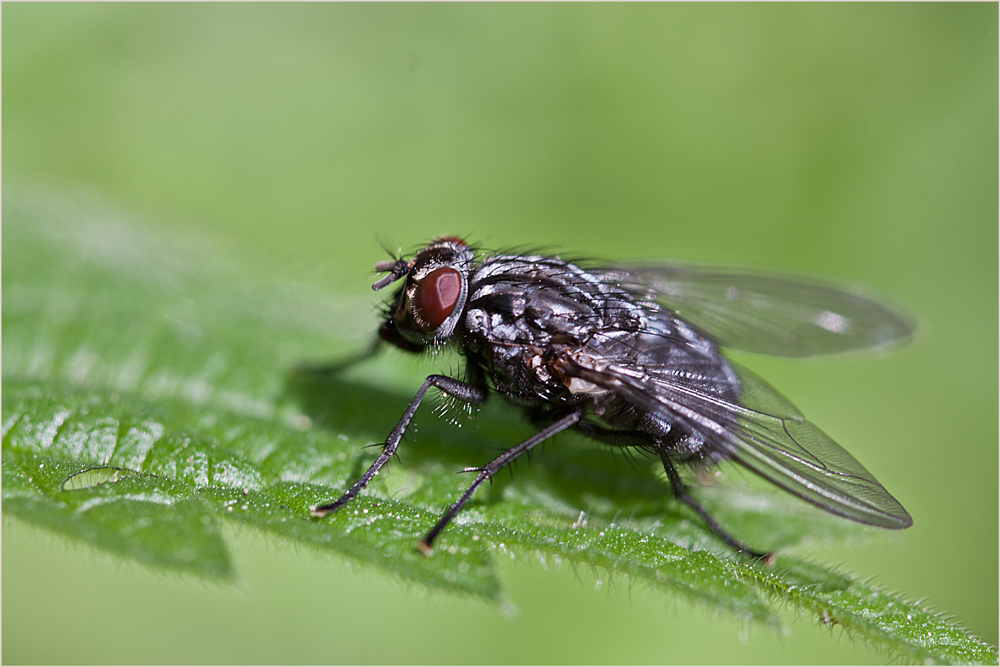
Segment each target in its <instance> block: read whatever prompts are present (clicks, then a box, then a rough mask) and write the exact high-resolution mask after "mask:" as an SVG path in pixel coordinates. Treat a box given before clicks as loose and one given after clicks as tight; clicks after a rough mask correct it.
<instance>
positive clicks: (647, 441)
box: [576, 421, 774, 561]
mask: <svg viewBox="0 0 1000 667" xmlns="http://www.w3.org/2000/svg"><path fill="white" fill-rule="evenodd" d="M576 428H577V430H578V431H582V432H583V433H585V434H587V435H588V436H590V437H591V438H594V439H595V440H598V441H600V442H603V443H605V444H608V445H614V446H615V447H641V448H643V449H646V450H650V451H655V452H656V453H657V454H658V455H659V457H660V461H661V462H662V463H663V469H664V471H666V473H667V478H668V479H669V480H670V486H671V487H673V490H674V496H675V497H676V498H677V499H678V500H680V501H681V502H682V503H684V504H685V505H687V506H688V507H690V508H691V509H693V510H694V511H695V512H697V513H698V515H699V516H700V517H701V518H702V519H703V520H704V521H705V525H707V526H708V527H709V529H710V530H711V531H712V532H713V533H715V534H716V536H718V538H719V539H721V540H722V541H723V542H725V543H726V544H728V545H729V546H731V547H733V548H734V549H736V550H737V551H739V552H740V553H741V554H745V555H747V556H750V557H751V558H763V559H765V560H768V561H769V560H771V559H773V557H774V554H770V553H766V552H761V551H757V550H755V549H751V548H750V547H749V546H747V545H746V544H745V543H744V542H742V541H740V540H738V539H736V538H735V537H733V536H732V535H730V534H729V533H728V532H726V530H725V529H724V528H723V527H722V526H720V525H719V522H718V521H716V520H715V519H714V518H712V515H711V514H709V513H708V510H706V509H705V508H704V507H702V506H701V505H700V504H699V503H698V501H697V500H695V499H694V498H693V497H692V496H691V494H690V493H688V487H687V484H685V483H684V481H683V480H682V479H681V476H680V474H678V472H677V467H676V466H675V465H674V462H673V461H672V460H671V459H670V454H669V452H668V449H669V448H668V447H667V445H666V443H664V442H663V440H662V439H660V438H657V437H656V436H654V435H651V434H649V433H646V432H645V431H616V430H614V429H609V428H604V427H603V426H600V425H598V424H594V423H593V422H588V421H581V422H580V423H579V424H577V425H576Z"/></svg>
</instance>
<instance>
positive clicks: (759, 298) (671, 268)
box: [607, 264, 916, 357]
mask: <svg viewBox="0 0 1000 667" xmlns="http://www.w3.org/2000/svg"><path fill="white" fill-rule="evenodd" d="M607 280H608V281H609V282H614V283H616V284H619V285H621V286H623V287H624V288H625V289H627V290H629V291H631V292H633V293H634V294H636V295H639V296H640V297H641V298H648V299H652V300H655V301H656V302H657V303H659V304H661V305H662V306H664V307H666V308H668V309H670V310H672V311H674V312H675V313H677V315H679V316H680V317H681V318H682V319H684V320H685V321H686V322H688V323H689V324H691V325H692V326H694V327H695V328H696V329H699V330H700V331H701V332H703V333H704V334H705V335H707V336H708V337H709V338H711V339H712V340H713V341H714V342H715V343H717V344H718V345H719V346H720V347H725V348H730V349H734V350H743V351H746V352H755V353H758V354H768V355H773V356H779V357H811V356H816V355H821V354H836V353H840V352H848V351H853V350H884V349H886V348H888V347H890V346H894V345H897V344H900V343H903V342H905V341H907V340H909V339H911V338H912V337H913V335H914V334H915V332H916V324H915V322H914V321H913V320H912V319H911V318H910V317H909V316H908V315H906V314H905V313H903V312H901V311H899V310H896V309H895V308H893V307H890V306H888V305H886V304H884V303H882V302H880V301H878V300H875V299H873V298H871V297H869V296H866V295H864V294H863V293H861V292H860V291H858V290H851V289H844V288H839V287H837V286H835V285H828V284H824V283H822V282H818V281H815V280H812V279H806V278H799V277H797V276H781V275H769V274H766V273H756V272H753V271H746V270H740V269H731V268H720V267H711V266H697V265H685V264H659V265H642V264H636V265H619V266H614V267H611V269H610V270H609V273H608V274H607Z"/></svg>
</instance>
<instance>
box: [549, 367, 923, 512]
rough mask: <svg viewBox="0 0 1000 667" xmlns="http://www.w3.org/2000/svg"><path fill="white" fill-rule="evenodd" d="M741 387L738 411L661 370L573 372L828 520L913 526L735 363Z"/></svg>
mask: <svg viewBox="0 0 1000 667" xmlns="http://www.w3.org/2000/svg"><path fill="white" fill-rule="evenodd" d="M729 363H730V366H731V367H732V369H733V371H734V372H735V373H736V375H737V376H738V377H739V380H740V399H739V404H736V403H733V402H731V401H728V400H725V399H723V398H720V397H719V396H716V395H713V394H710V393H708V392H706V391H704V390H703V389H700V388H698V387H695V386H693V384H692V383H691V382H690V381H688V380H686V379H685V378H684V377H683V374H680V375H674V376H670V375H668V374H667V373H666V372H663V371H662V370H660V369H656V368H652V369H651V368H648V367H647V368H644V367H628V366H623V365H621V364H610V365H609V366H607V367H606V368H604V369H602V370H594V369H590V368H584V367H582V366H580V365H578V364H575V363H571V364H569V366H570V368H569V369H568V373H569V374H570V375H577V376H578V377H580V378H581V379H584V380H587V381H589V382H592V383H594V384H597V385H599V386H602V387H604V388H606V389H610V390H612V391H614V392H616V393H618V394H619V395H620V396H622V397H624V398H625V399H626V400H628V401H629V402H631V403H632V404H633V405H635V406H636V407H637V408H639V409H642V410H648V411H651V412H653V413H655V414H659V415H661V416H663V417H665V418H668V419H671V420H673V421H675V422H680V423H681V424H682V425H684V426H686V427H687V428H688V429H690V430H692V431H694V432H697V433H700V434H702V435H704V436H705V439H706V442H707V443H708V444H709V445H710V446H712V447H715V448H716V449H718V451H720V452H722V453H723V454H724V455H725V457H726V458H729V459H732V460H734V461H736V462H737V463H739V464H741V465H743V466H744V467H746V468H747V469H749V470H751V471H752V472H754V473H756V474H757V475H760V476H761V477H763V478H764V479H766V480H768V481H770V482H772V483H774V484H776V485H778V486H780V487H781V488H783V489H785V490H786V491H788V492H789V493H792V494H794V495H796V496H798V497H799V498H802V499H803V500H805V501H808V502H810V503H812V504H813V505H816V506H817V507H820V508H822V509H824V510H826V511H828V512H831V513H833V514H837V515H840V516H842V517H845V518H848V519H852V520H854V521H858V522H860V523H864V524H868V525H872V526H881V527H883V528H906V527H908V526H910V525H912V524H913V519H911V518H910V515H909V514H908V513H907V512H906V510H905V509H903V506H902V505H900V504H899V502H898V501H897V500H896V499H895V498H893V497H892V496H891V495H890V494H889V492H888V491H886V490H885V488H884V487H883V486H882V485H881V484H879V483H878V481H877V480H876V479H875V478H874V477H873V476H872V474H871V473H870V472H868V471H867V470H865V468H864V466H862V465H861V464H860V463H858V461H857V460H856V459H855V458H854V457H853V456H851V455H850V454H849V453H847V452H846V451H845V450H844V449H843V448H842V447H841V446H840V445H838V444H837V443H836V442H834V441H833V440H832V439H831V438H830V437H829V436H828V435H826V434H825V433H823V431H821V430H820V429H819V428H818V427H816V426H815V425H814V424H812V423H810V422H809V421H807V420H806V419H805V418H804V417H803V416H802V413H800V412H799V411H798V409H796V408H795V406H793V405H792V404H791V403H790V402H789V401H788V399H786V398H785V397H784V396H782V395H781V394H780V393H778V391H777V390H776V389H774V388H773V387H771V386H770V385H769V384H767V383H766V382H765V381H764V380H762V379H761V378H759V377H758V376H757V375H755V374H754V373H751V372H750V371H748V370H747V369H745V368H742V367H739V366H737V365H736V364H733V363H732V362H729Z"/></svg>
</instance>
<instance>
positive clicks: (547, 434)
mask: <svg viewBox="0 0 1000 667" xmlns="http://www.w3.org/2000/svg"><path fill="white" fill-rule="evenodd" d="M582 416H583V411H582V410H580V409H577V410H574V411H573V412H571V413H569V414H568V415H566V416H565V417H562V418H561V419H559V420H557V421H555V422H553V423H552V424H550V425H548V426H547V427H545V428H543V429H542V430H541V431H539V432H538V433H536V434H535V435H533V436H531V437H530V438H528V439H527V440H525V441H523V442H521V443H518V444H517V445H514V446H513V447H511V448H510V449H508V450H507V451H506V452H504V453H503V454H501V455H500V456H498V457H497V458H495V459H493V460H492V461H490V462H489V463H487V464H486V465H485V466H483V467H482V468H478V469H476V468H474V469H473V471H475V470H478V471H479V475H478V476H477V477H476V481H474V482H473V483H472V486H470V487H469V488H468V489H467V490H466V491H465V493H463V494H462V497H461V498H459V499H458V502H456V503H455V504H454V505H452V506H451V507H449V508H448V511H447V512H445V513H444V516H442V517H441V519H440V520H439V521H438V522H437V524H435V525H434V527H433V528H431V530H430V532H429V533H427V535H426V536H425V537H424V539H423V540H422V541H421V542H420V544H419V545H418V547H419V548H420V550H421V551H423V552H424V553H425V554H427V555H430V554H431V552H432V549H431V545H432V544H433V543H434V540H435V539H436V538H437V536H438V535H439V534H440V533H441V531H442V530H444V529H445V527H446V526H447V525H448V524H449V523H451V520H452V519H454V518H455V516H456V515H457V514H458V513H459V512H460V511H461V510H462V508H463V507H464V506H465V504H466V503H467V502H469V499H470V498H472V494H474V493H475V492H476V489H478V488H479V487H480V486H481V485H482V483H483V482H485V481H486V480H488V479H492V477H493V475H495V474H496V473H497V472H498V471H500V470H502V469H503V468H504V467H505V466H507V465H509V464H510V463H513V462H514V459H516V458H517V457H519V456H520V455H521V454H524V453H525V452H527V451H529V450H531V448H533V447H534V446H535V445H538V444H540V443H542V442H544V441H545V440H548V439H549V438H551V437H552V436H554V435H555V434H556V433H559V432H560V431H564V430H566V429H567V428H569V427H570V426H573V425H574V424H576V423H577V422H579V421H580V418H581V417H582ZM470 472H471V471H470Z"/></svg>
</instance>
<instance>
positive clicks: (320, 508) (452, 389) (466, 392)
mask: <svg viewBox="0 0 1000 667" xmlns="http://www.w3.org/2000/svg"><path fill="white" fill-rule="evenodd" d="M432 386H433V387H437V388H438V389H440V390H441V391H443V392H444V393H446V394H448V395H449V396H454V397H455V398H457V399H459V400H461V401H465V402H467V403H482V402H484V401H485V400H486V388H485V387H484V386H482V385H479V386H477V385H474V384H468V383H466V382H462V381H460V380H455V379H454V378H450V377H447V376H446V375H429V376H427V379H426V380H424V384H423V385H422V386H421V387H420V389H419V390H418V391H417V394H416V396H414V397H413V400H412V401H410V405H409V406H408V407H407V408H406V412H404V413H403V417H402V418H401V419H400V420H399V423H398V424H396V427H395V428H394V429H392V432H391V433H390V434H389V437H388V438H386V441H385V442H384V443H382V453H381V454H380V455H379V457H378V459H376V460H375V463H373V464H372V466H371V467H370V468H369V469H368V472H366V473H365V474H364V475H363V476H362V477H361V479H359V480H358V481H357V482H355V483H354V486H352V487H351V488H350V489H348V490H347V492H346V493H344V495H342V496H341V497H340V498H337V500H335V501H333V502H332V503H329V504H327V505H317V506H313V507H311V508H310V511H311V512H312V514H313V515H314V516H324V515H325V514H326V513H327V512H335V511H337V510H339V509H340V508H341V507H343V506H344V505H346V504H347V503H349V502H350V501H351V500H353V499H354V496H356V495H358V492H359V491H361V489H363V488H365V487H366V486H367V485H368V482H370V481H372V478H373V477H375V475H377V474H378V472H379V470H381V469H382V466H384V465H385V464H386V463H388V462H389V459H391V458H392V456H393V454H395V453H396V448H397V447H399V442H400V440H402V439H403V434H404V433H406V429H407V428H409V426H410V422H411V421H413V415H415V414H416V412H417V408H419V407H420V402H421V401H422V400H424V394H426V393H427V390H428V389H430V388H431V387H432Z"/></svg>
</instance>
